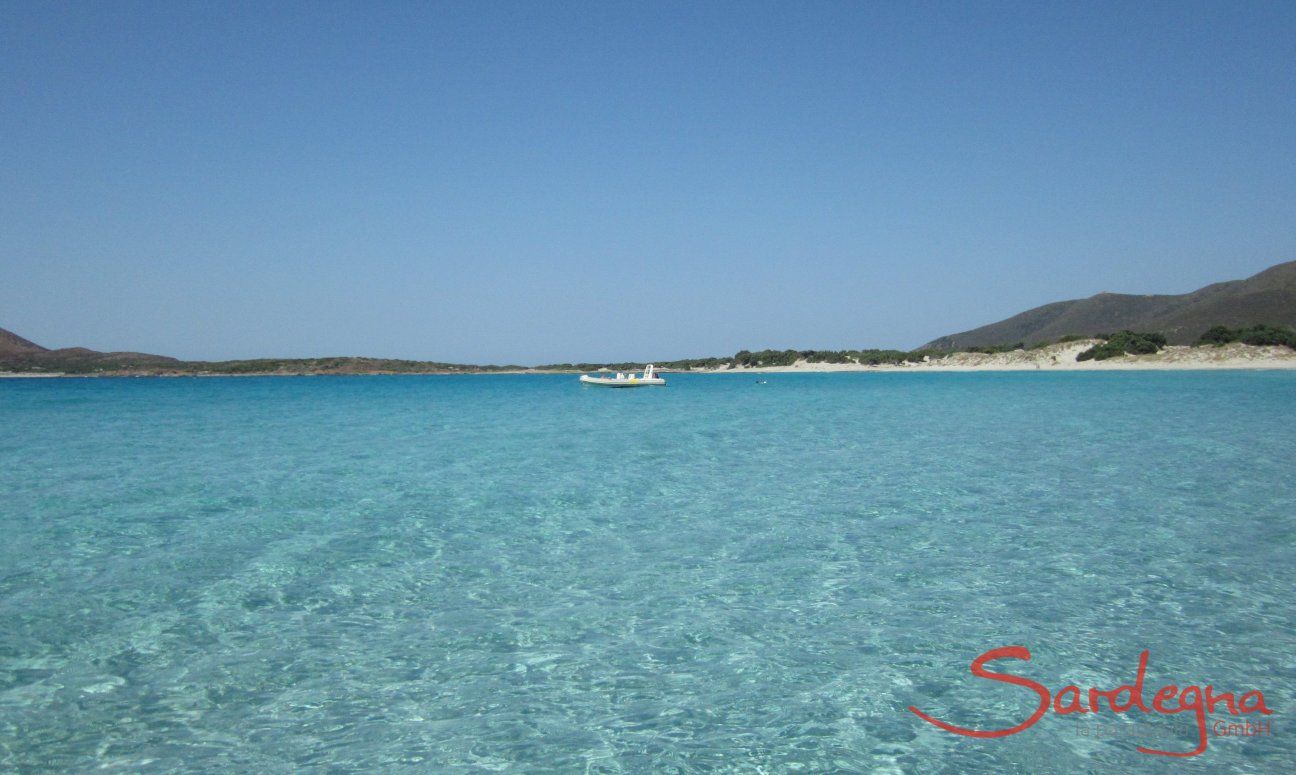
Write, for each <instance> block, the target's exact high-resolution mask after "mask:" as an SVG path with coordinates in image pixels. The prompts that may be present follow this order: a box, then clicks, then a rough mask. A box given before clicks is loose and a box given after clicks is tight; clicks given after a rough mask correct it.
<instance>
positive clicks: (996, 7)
mask: <svg viewBox="0 0 1296 775" xmlns="http://www.w3.org/2000/svg"><path fill="white" fill-rule="evenodd" d="M0 51H3V55H2V56H0V200H2V201H3V205H2V206H0V326H3V327H5V328H8V329H10V330H13V331H15V332H17V333H19V334H22V335H24V336H26V337H28V338H30V339H33V340H35V341H37V342H40V343H42V344H45V345H46V346H52V347H57V346H72V345H84V346H89V347H94V348H96V349H104V350H110V349H135V350H143V351H149V352H158V353H164V354H170V355H176V356H180V357H189V358H228V357H252V356H312V355H345V354H366V355H376V356H391V357H409V358H426V359H437V360H451V361H465V362H521V363H537V362H549V361H559V360H572V359H579V360H597V359H622V358H627V359H634V358H668V357H686V356H701V355H714V354H729V353H732V352H734V351H736V350H738V349H742V348H749V349H756V348H763V347H778V348H782V347H795V348H821V349H823V348H834V349H836V348H847V347H868V346H879V347H904V348H908V347H913V346H916V345H919V344H921V343H922V342H924V341H926V340H928V339H931V338H933V337H935V336H938V335H940V334H945V333H950V332H953V331H958V330H963V329H966V328H970V327H974V326H977V325H981V324H983V323H988V322H991V321H993V320H996V319H999V318H1002V317H1005V316H1007V315H1010V314H1013V313H1015V312H1018V311H1021V310H1023V309H1025V308H1028V307H1032V306H1036V305H1039V304H1042V303H1046V302H1049V301H1056V300H1058V299H1062V298H1070V297H1075V296H1087V295H1090V294H1093V293H1097V292H1099V291H1104V290H1110V291H1124V292H1133V293H1152V292H1184V291H1188V290H1192V289H1194V288H1196V287H1199V286H1201V285H1204V284H1207V283H1209V282H1214V281H1218V280H1223V279H1232V278H1236V277H1242V276H1246V275H1250V274H1253V273H1254V272H1256V271H1259V270H1260V269H1263V268H1264V267H1266V266H1269V265H1271V264H1274V263H1277V262H1280V261H1286V260H1292V259H1296V4H1293V3H1289V2H1288V3H1222V2H1221V3H1191V2H1174V3H1115V4H1085V3H1058V4H1047V3H1045V4H1041V3H1022V4H1011V3H987V4H966V3H900V2H879V3H851V4H847V3H781V4H763V3H734V4H726V3H683V4H667V3H656V2H653V3H617V2H613V3H588V4H584V3H582V4H557V3H496V2H480V3H479V2H472V3H455V4H433V3H354V4H348V3H311V4H292V3H255V4H252V3H249V4H222V3H204V4H186V3H164V4H138V3H37V2H21V3H15V2H4V3H3V4H2V5H0Z"/></svg>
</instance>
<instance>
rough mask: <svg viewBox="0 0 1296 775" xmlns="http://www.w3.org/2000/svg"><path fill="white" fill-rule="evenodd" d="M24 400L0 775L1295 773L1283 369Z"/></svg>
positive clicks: (70, 386)
mask: <svg viewBox="0 0 1296 775" xmlns="http://www.w3.org/2000/svg"><path fill="white" fill-rule="evenodd" d="M762 378H763V379H767V380H768V384H763V385H760V384H757V383H756V378H755V377H751V376H741V375H732V376H731V375H723V376H700V375H698V376H671V377H670V387H668V388H665V389H648V390H629V391H609V390H600V389H598V388H588V387H586V388H582V387H581V386H579V385H577V384H576V382H575V378H574V377H565V376H564V377H556V376H470V377H395V378H392V377H364V378H337V379H330V378H314V379H291V378H263V379H174V380H161V379H154V380H106V379H105V380H39V381H38V380H0V531H2V534H3V535H4V537H5V538H4V541H3V542H0V770H5V771H11V770H24V769H72V770H90V769H96V768H99V767H104V768H106V769H107V770H108V771H114V770H117V771H161V770H167V769H174V768H180V767H186V768H201V769H209V770H215V769H224V770H231V771H245V772H288V771H293V770H295V769H297V768H301V767H339V768H354V769H365V770H369V769H375V768H386V767H394V766H398V765H410V766H412V767H414V768H416V769H424V770H427V771H447V770H454V769H473V770H505V769H511V768H512V769H522V770H526V771H536V770H546V769H547V770H553V771H561V772H572V771H577V772H579V771H590V772H649V771H652V772H660V771H671V770H672V769H673V770H676V771H704V770H712V769H728V768H732V769H737V770H743V771H750V772H757V771H762V770H764V771H797V770H799V771H802V772H817V771H842V770H846V771H851V770H865V771H867V770H882V771H925V772H987V773H990V772H994V773H998V772H1013V771H1016V772H1043V771H1054V772H1073V771H1086V770H1097V769H1103V768H1111V771H1124V770H1128V769H1130V768H1131V767H1149V766H1152V767H1158V768H1159V767H1170V766H1182V765H1183V764H1184V762H1183V761H1177V762H1176V761H1173V760H1169V759H1157V758H1155V757H1148V756H1147V755H1145V754H1141V753H1138V752H1137V751H1135V748H1136V747H1137V746H1139V745H1153V746H1155V747H1161V748H1171V749H1175V750H1188V749H1191V748H1192V747H1193V745H1194V742H1195V739H1196V737H1195V732H1194V727H1193V724H1192V721H1191V720H1190V719H1188V718H1187V717H1176V718H1169V719H1167V718H1164V717H1145V716H1143V715H1142V714H1134V715H1133V716H1124V717H1116V716H1112V715H1111V714H1107V715H1105V716H1104V717H1103V718H1102V721H1104V722H1108V723H1112V724H1115V723H1127V724H1135V725H1139V726H1138V728H1139V729H1142V730H1145V735H1144V736H1142V737H1140V736H1138V735H1116V734H1112V735H1108V736H1092V735H1085V734H1083V731H1084V730H1085V729H1086V726H1087V725H1089V724H1090V720H1089V719H1082V718H1079V717H1075V716H1070V717H1060V716H1056V715H1054V714H1050V715H1049V716H1047V717H1045V719H1044V720H1043V721H1042V722H1040V723H1039V724H1038V725H1037V726H1035V727H1033V728H1031V729H1029V730H1027V731H1026V732H1023V733H1022V734H1019V735H1015V736H1013V737H1009V738H1004V739H1000V740H986V741H981V740H972V739H967V738H961V737H956V736H954V735H950V734H948V733H945V732H942V731H940V730H937V729H935V728H934V727H931V726H929V725H927V724H925V723H923V722H922V721H920V720H919V719H917V718H916V717H915V716H914V715H912V714H911V713H909V712H908V711H907V710H906V708H907V707H908V706H910V705H915V706H918V707H920V708H923V709H924V710H927V711H930V712H931V713H933V714H934V715H937V716H939V717H942V718H945V719H948V720H950V721H953V722H958V723H962V724H964V725H967V726H981V727H995V726H1009V725H1011V724H1014V723H1017V722H1018V721H1020V720H1022V719H1023V718H1025V717H1026V716H1027V715H1029V714H1030V712H1031V710H1032V709H1033V708H1034V706H1035V698H1034V696H1033V695H1032V694H1031V693H1030V692H1029V691H1025V690H1022V689H1021V688H1016V687H1007V686H1003V685H997V684H993V683H989V682H986V681H978V680H976V679H973V678H971V676H970V675H969V674H968V663H969V662H970V661H971V659H972V658H973V657H975V656H976V655H978V654H980V653H981V652H983V651H985V650H987V649H990V648H992V647H996V646H1003V645H1010V644H1021V645H1025V646H1027V647H1029V648H1030V649H1031V651H1032V652H1033V654H1034V659H1033V661H1032V662H1031V663H1029V664H1024V663H1016V664H1014V665H1002V666H1001V667H1000V669H1007V670H1012V671H1013V672H1015V673H1017V674H1020V675H1028V676H1031V677H1032V678H1034V679H1036V680H1038V681H1040V682H1041V683H1044V684H1046V685H1047V686H1049V687H1052V688H1054V689H1056V688H1059V687H1061V686H1063V685H1064V684H1067V683H1078V684H1080V685H1081V686H1084V687H1088V686H1099V687H1103V688H1112V687H1115V686H1117V685H1119V684H1121V683H1126V682H1128V681H1130V680H1131V679H1132V678H1133V672H1134V668H1135V665H1136V662H1137V659H1138V654H1139V652H1140V651H1142V650H1143V649H1145V648H1146V649H1149V650H1150V651H1151V653H1152V657H1151V668H1150V671H1149V676H1148V686H1149V688H1150V690H1155V688H1158V687H1160V686H1162V685H1163V684H1166V683H1178V684H1188V683H1196V684H1201V685H1205V684H1207V683H1212V684H1214V685H1216V686H1217V687H1223V688H1225V689H1236V690H1239V691H1242V690H1246V689H1261V690H1263V691H1264V692H1265V696H1266V697H1267V698H1268V700H1269V704H1270V707H1274V708H1276V709H1277V711H1278V712H1277V714H1276V715H1275V716H1273V717H1271V718H1273V719H1275V724H1274V731H1273V734H1272V735H1271V736H1266V737H1256V738H1251V739H1223V738H1213V739H1212V740H1211V743H1210V748H1209V750H1208V751H1207V753H1206V754H1205V755H1203V756H1202V757H1200V758H1199V759H1197V760H1192V762H1191V763H1192V764H1195V765H1198V766H1200V767H1202V768H1204V769H1210V770H1212V771H1230V770H1231V771H1238V772H1243V771H1261V770H1263V771H1272V772H1280V771H1293V770H1296V736H1293V733H1291V732H1290V731H1289V730H1288V728H1287V727H1286V725H1285V724H1284V723H1283V718H1284V716H1285V713H1286V711H1287V710H1288V709H1289V708H1290V707H1292V702H1293V701H1294V700H1296V696H1294V693H1293V690H1294V689H1296V657H1294V656H1293V655H1294V654H1296V611H1294V609H1293V597H1292V590H1293V589H1296V533H1294V531H1293V515H1294V514H1296V479H1294V477H1293V474H1294V473H1296V466H1294V465H1293V464H1294V463H1296V422H1292V419H1291V418H1292V415H1293V409H1296V374H1272V373H1227V374H1224V373H1220V374H1205V373H1163V374H1156V373H1126V374H1053V375H1035V374H1015V375H1014V374H980V375H974V374H930V375H914V374H838V375H766V376H764V377H762Z"/></svg>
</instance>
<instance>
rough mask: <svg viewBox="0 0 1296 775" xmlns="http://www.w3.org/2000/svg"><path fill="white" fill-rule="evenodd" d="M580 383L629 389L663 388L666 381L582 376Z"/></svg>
mask: <svg viewBox="0 0 1296 775" xmlns="http://www.w3.org/2000/svg"><path fill="white" fill-rule="evenodd" d="M580 381H581V382H583V383H585V384H586V385H597V386H599V387H611V388H629V387H665V385H666V380H664V379H662V378H661V377H652V378H649V379H642V378H634V377H632V378H630V379H613V378H611V377H591V376H589V375H587V374H582V375H581V378H580Z"/></svg>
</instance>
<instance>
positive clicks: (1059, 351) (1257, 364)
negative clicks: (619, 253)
mask: <svg viewBox="0 0 1296 775" xmlns="http://www.w3.org/2000/svg"><path fill="white" fill-rule="evenodd" d="M1099 341H1100V340H1097V339H1087V340H1082V341H1076V342H1067V343H1065V344H1054V345H1049V346H1048V347H1042V348H1040V349H1038V350H1014V351H1012V352H1007V353H994V354H986V353H954V354H952V355H948V356H946V357H944V358H932V359H928V360H926V361H924V362H922V363H906V364H903V365H894V364H885V365H880V366H863V365H860V364H855V363H807V362H806V361H797V362H796V363H795V364H793V365H791V366H758V367H751V368H736V369H729V368H723V369H697V370H696V371H705V372H713V373H714V372H730V371H741V372H819V371H912V372H920V371H1131V370H1165V371H1169V370H1193V369H1296V350H1291V349H1288V348H1286V347H1252V346H1250V345H1245V344H1229V345H1224V346H1222V347H1186V346H1170V347H1166V348H1165V349H1163V350H1162V351H1161V352H1159V353H1155V354H1153V355H1126V356H1124V357H1120V358H1110V359H1108V360H1105V361H1077V360H1076V356H1077V355H1079V354H1080V353H1081V352H1084V351H1085V350H1087V349H1089V348H1090V347H1092V346H1093V345H1094V344H1097V343H1098V342H1099Z"/></svg>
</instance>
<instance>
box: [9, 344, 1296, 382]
mask: <svg viewBox="0 0 1296 775" xmlns="http://www.w3.org/2000/svg"><path fill="white" fill-rule="evenodd" d="M1100 341H1101V340H1098V339H1084V340H1078V341H1072V342H1066V343H1059V344H1052V345H1049V346H1047V347H1040V348H1036V349H1031V350H1012V351H1009V352H997V353H975V352H957V353H950V354H948V355H944V356H941V357H937V358H930V357H928V358H925V359H924V360H922V361H920V362H905V363H883V364H876V365H865V364H860V363H827V362H809V361H806V360H804V359H802V360H798V361H797V362H795V363H793V364H790V365H782V366H724V367H720V368H693V369H677V370H669V369H662V370H661V371H662V372H663V373H666V374H797V373H836V372H865V373H867V372H888V373H935V372H1014V371H1015V372H1039V371H1237V370H1256V369H1261V370H1287V369H1296V350H1291V349H1289V348H1286V347H1278V346H1273V347H1268V346H1253V345H1246V344H1237V343H1234V344H1227V345H1222V346H1218V347H1216V346H1209V345H1199V346H1194V347H1189V346H1182V345H1170V346H1168V347H1166V348H1164V349H1163V350H1161V351H1160V352H1157V353H1154V354H1150V355H1125V356H1121V357H1116V358H1110V359H1107V360H1101V361H1100V360H1086V361H1080V360H1077V359H1076V356H1077V355H1079V354H1080V353H1081V352H1083V351H1085V350H1086V349H1088V348H1090V347H1091V346H1093V345H1094V344H1095V343H1098V342H1100ZM583 373H586V372H583V371H580V370H577V369H483V370H481V371H474V370H467V369H465V370H456V371H353V372H293V371H264V372H226V373H222V372H216V371H212V372H169V373H168V372H160V371H146V370H139V371H115V372H114V371H103V372H95V373H88V374H78V373H55V372H44V373H43V372H0V379H60V378H64V379H71V378H79V379H85V378H90V379H97V378H100V377H132V378H142V377H155V378H161V379H175V378H184V377H189V378H197V379H204V378H209V377H240V378H242V377H365V376H422V377H426V376H473V375H483V374H521V375H525V374H583Z"/></svg>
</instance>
